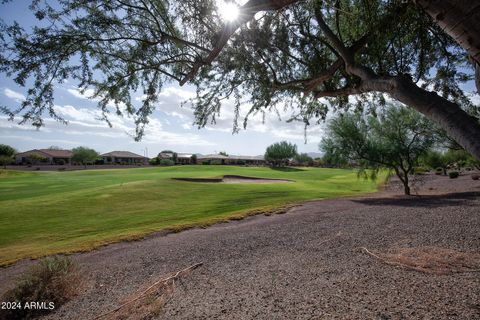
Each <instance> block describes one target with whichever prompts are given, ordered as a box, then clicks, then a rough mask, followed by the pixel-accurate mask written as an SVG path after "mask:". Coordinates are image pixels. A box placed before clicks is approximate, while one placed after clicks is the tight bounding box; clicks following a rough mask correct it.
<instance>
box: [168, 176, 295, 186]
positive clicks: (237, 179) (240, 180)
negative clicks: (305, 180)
mask: <svg viewBox="0 0 480 320" xmlns="http://www.w3.org/2000/svg"><path fill="white" fill-rule="evenodd" d="M172 179H174V180H180V181H188V182H203V183H226V184H270V183H289V182H293V180H285V179H266V178H255V177H244V176H232V175H226V176H223V178H172Z"/></svg>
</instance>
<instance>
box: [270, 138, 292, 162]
mask: <svg viewBox="0 0 480 320" xmlns="http://www.w3.org/2000/svg"><path fill="white" fill-rule="evenodd" d="M296 155H297V146H296V145H295V144H291V143H289V142H287V141H282V142H277V143H274V144H272V145H271V146H269V147H268V148H267V150H266V152H265V160H266V161H269V162H271V163H272V165H273V166H274V167H276V166H284V165H285V164H286V163H287V162H288V160H289V159H291V158H293V157H295V156H296Z"/></svg>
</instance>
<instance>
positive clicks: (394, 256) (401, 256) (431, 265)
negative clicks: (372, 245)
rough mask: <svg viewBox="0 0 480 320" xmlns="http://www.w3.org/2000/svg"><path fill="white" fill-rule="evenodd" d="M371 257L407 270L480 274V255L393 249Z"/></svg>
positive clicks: (439, 249)
mask: <svg viewBox="0 0 480 320" xmlns="http://www.w3.org/2000/svg"><path fill="white" fill-rule="evenodd" d="M362 249H363V250H364V251H365V252H366V253H368V254H369V255H371V256H373V257H375V258H377V259H379V260H381V261H383V262H384V263H386V264H389V265H394V266H399V267H402V268H405V269H410V270H415V271H420V272H425V273H431V274H437V275H445V274H452V273H462V272H480V254H479V253H475V252H460V251H456V250H452V249H446V248H439V247H429V246H426V247H416V248H392V249H390V250H388V251H387V252H383V253H382V252H372V251H370V250H368V249H367V248H362Z"/></svg>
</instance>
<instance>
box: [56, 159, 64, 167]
mask: <svg viewBox="0 0 480 320" xmlns="http://www.w3.org/2000/svg"><path fill="white" fill-rule="evenodd" d="M57 164H58V165H60V166H63V165H65V160H63V159H60V160H57Z"/></svg>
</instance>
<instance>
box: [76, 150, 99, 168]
mask: <svg viewBox="0 0 480 320" xmlns="http://www.w3.org/2000/svg"><path fill="white" fill-rule="evenodd" d="M72 153H73V154H72V162H73V163H81V164H83V165H84V167H85V168H87V164H89V163H90V164H93V163H95V160H97V159H98V152H97V151H95V150H93V149H90V148H87V147H77V148H73V149H72Z"/></svg>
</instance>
